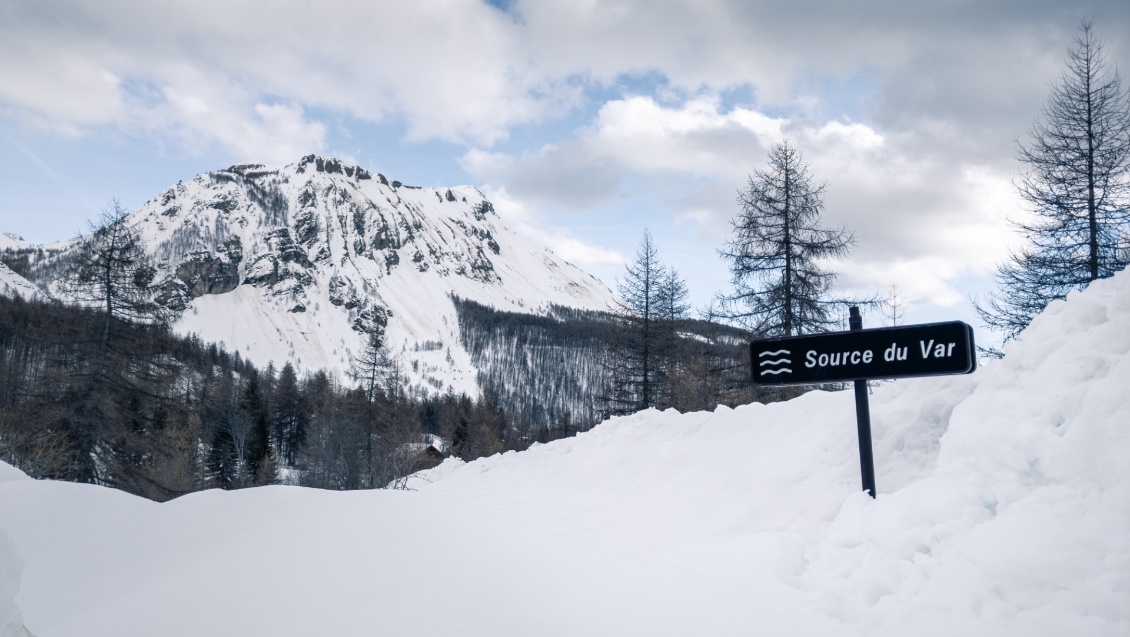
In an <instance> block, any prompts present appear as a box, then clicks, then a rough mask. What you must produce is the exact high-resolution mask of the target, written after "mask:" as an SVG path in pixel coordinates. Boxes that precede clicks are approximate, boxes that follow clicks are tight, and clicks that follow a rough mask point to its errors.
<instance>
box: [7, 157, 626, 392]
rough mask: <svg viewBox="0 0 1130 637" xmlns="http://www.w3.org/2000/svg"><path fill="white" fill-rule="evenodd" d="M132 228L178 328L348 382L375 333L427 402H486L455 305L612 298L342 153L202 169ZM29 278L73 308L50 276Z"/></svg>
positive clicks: (142, 212)
mask: <svg viewBox="0 0 1130 637" xmlns="http://www.w3.org/2000/svg"><path fill="white" fill-rule="evenodd" d="M127 223H129V224H130V225H131V226H133V227H134V228H136V229H137V230H138V232H139V233H140V234H141V236H142V237H143V239H144V240H145V242H146V244H147V249H148V251H149V253H150V254H151V256H152V257H153V260H154V262H155V266H156V269H157V279H156V280H158V281H160V282H161V296H160V298H161V301H162V302H163V303H164V304H166V305H168V306H170V307H173V308H176V309H178V310H181V311H182V314H181V318H180V319H179V320H178V322H177V323H176V325H175V329H176V330H177V331H178V332H181V333H196V334H198V335H199V336H200V337H201V338H202V339H204V340H205V341H213V342H217V343H220V344H222V345H224V346H226V347H227V348H228V349H230V350H232V351H237V352H239V353H240V354H241V355H242V356H244V357H245V358H248V359H250V360H252V361H254V362H255V363H257V364H259V365H263V366H265V365H267V364H268V363H274V364H275V365H276V366H282V365H283V364H284V363H286V362H291V363H293V364H295V365H296V366H297V367H299V368H300V369H303V370H306V371H314V370H317V369H326V370H327V371H329V372H331V373H336V374H339V375H345V374H347V373H348V371H349V362H350V356H351V355H352V354H353V353H354V352H358V351H359V348H360V347H361V346H362V345H363V343H364V341H365V338H366V335H367V334H368V333H371V332H376V331H381V332H384V333H385V335H386V342H387V344H388V346H389V349H390V351H391V353H392V354H393V355H394V356H397V357H399V358H400V359H401V362H402V366H403V368H404V371H405V373H406V376H407V377H408V385H409V386H410V387H413V388H416V389H417V390H418V391H420V392H423V393H435V392H447V391H451V392H455V393H467V394H468V395H472V396H474V395H477V394H478V392H479V388H478V385H477V382H476V369H475V366H474V365H473V364H472V362H471V358H470V356H469V355H468V354H467V352H466V350H465V349H464V348H463V346H462V345H461V343H460V338H459V326H458V323H459V322H458V316H457V312H456V308H455V303H454V301H453V297H458V298H462V299H468V300H472V301H475V302H476V303H480V304H483V305H487V306H490V307H493V308H496V309H499V310H502V311H513V312H522V313H528V314H547V313H548V312H550V308H551V307H553V306H560V307H570V308H576V309H582V310H592V311H602V310H606V309H608V307H610V305H611V303H612V300H613V297H612V293H611V292H610V291H609V290H608V288H607V287H606V286H604V285H603V284H602V283H601V282H600V281H598V280H597V279H596V278H595V277H593V276H591V275H589V274H586V273H584V272H582V271H581V270H580V269H579V268H577V267H576V266H573V265H572V264H570V263H568V262H567V261H564V260H563V259H560V258H559V257H557V256H556V255H555V254H553V252H552V251H550V250H548V249H547V248H544V247H541V246H537V245H535V244H534V243H533V242H531V241H529V240H528V239H525V238H524V237H522V236H520V235H518V234H517V233H515V232H514V231H512V230H510V229H509V228H508V227H506V225H505V224H504V223H503V222H502V220H501V218H500V217H499V216H498V214H497V212H495V210H494V206H493V204H492V203H491V202H490V201H489V200H488V199H487V198H486V197H485V196H484V195H483V194H482V193H481V192H480V191H479V190H478V189H476V188H474V187H472V186H452V187H446V188H445V187H441V188H425V187H417V186H409V185H405V184H403V183H402V182H400V181H397V180H390V179H389V178H387V177H386V176H384V175H383V174H381V173H373V172H371V171H369V170H366V169H364V168H361V167H359V166H355V165H350V164H348V163H346V162H343V161H341V160H339V159H335V158H332V157H322V156H318V155H307V156H305V157H303V158H301V159H300V160H299V161H297V162H294V163H292V164H287V165H285V166H267V165H265V164H258V163H244V164H235V165H233V166H230V167H228V168H225V169H222V170H218V171H213V172H209V173H203V174H201V175H197V176H196V177H193V178H192V179H190V180H187V181H180V182H178V183H177V184H174V185H173V186H170V187H169V188H166V189H165V190H163V191H162V192H161V193H159V194H158V195H157V196H155V197H154V198H153V199H151V200H149V201H148V202H146V203H145V204H143V205H142V206H140V207H139V208H137V209H136V210H134V211H133V212H131V213H130V214H129V216H128V218H127ZM13 242H14V241H13ZM68 249H69V247H68V245H67V244H62V245H60V246H59V250H60V253H59V254H60V255H62V256H53V257H49V258H47V259H46V260H45V261H44V263H46V262H49V261H52V260H54V261H55V262H59V261H61V260H65V258H66V257H65V255H66V253H67V251H68ZM26 278H29V279H31V280H32V281H33V282H36V283H39V284H40V285H41V287H45V288H46V289H47V290H48V291H49V292H50V293H51V295H52V296H55V297H57V298H62V299H65V298H66V295H65V293H64V292H63V291H62V290H61V288H60V287H59V286H58V285H57V283H55V282H50V281H48V279H50V278H51V277H50V276H49V275H48V269H47V268H45V267H44V266H43V264H40V265H38V266H36V265H34V264H33V267H31V268H30V273H28V274H27V275H26Z"/></svg>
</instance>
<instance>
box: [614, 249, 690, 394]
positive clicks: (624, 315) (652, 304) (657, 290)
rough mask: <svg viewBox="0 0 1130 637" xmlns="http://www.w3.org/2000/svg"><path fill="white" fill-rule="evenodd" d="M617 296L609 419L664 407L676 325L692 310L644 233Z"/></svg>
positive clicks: (676, 277)
mask: <svg viewBox="0 0 1130 637" xmlns="http://www.w3.org/2000/svg"><path fill="white" fill-rule="evenodd" d="M617 292H618V293H619V297H620V298H619V300H618V301H617V304H616V307H615V308H614V309H613V313H614V319H613V320H614V324H615V326H614V329H613V330H612V332H611V340H610V342H609V343H608V348H607V353H606V356H605V361H606V362H605V382H606V390H605V392H604V394H605V395H604V396H602V402H603V403H604V404H605V409H604V411H605V412H606V414H623V413H632V412H636V411H639V410H641V409H648V408H650V407H655V406H656V405H657V404H659V403H660V402H661V399H662V397H663V396H664V393H665V382H666V378H667V375H668V373H669V371H670V369H671V367H672V365H673V364H674V361H675V359H676V358H677V355H676V350H677V348H678V340H679V339H678V337H677V326H678V324H679V323H680V322H681V321H683V320H685V319H686V318H687V316H686V315H687V311H688V309H689V307H688V305H687V303H686V297H687V289H686V283H684V282H683V280H682V279H681V278H679V275H678V273H677V272H675V271H674V270H671V269H669V268H667V267H665V266H664V265H663V263H662V262H661V261H660V260H659V252H658V250H657V249H656V247H655V244H654V243H653V242H652V240H651V233H650V232H648V231H646V230H645V231H644V235H643V239H642V240H641V241H640V245H639V247H638V248H637V249H636V258H635V261H634V262H632V263H630V264H629V265H628V266H627V268H626V270H625V272H624V279H623V281H621V282H620V283H619V285H618V286H617Z"/></svg>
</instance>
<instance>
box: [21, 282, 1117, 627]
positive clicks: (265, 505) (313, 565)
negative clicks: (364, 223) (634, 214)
mask: <svg viewBox="0 0 1130 637" xmlns="http://www.w3.org/2000/svg"><path fill="white" fill-rule="evenodd" d="M1006 353H1007V356H1006V358H1005V359H1004V360H1002V361H999V362H994V363H989V364H984V365H983V366H982V367H981V369H980V370H978V371H977V372H976V373H975V374H973V375H971V376H960V377H945V378H935V379H916V380H904V381H899V382H895V383H889V384H885V385H882V386H879V387H877V388H876V389H875V392H874V394H873V396H872V401H871V411H872V418H873V423H874V436H875V457H876V465H877V471H878V488H879V497H878V499H876V500H872V499H871V498H869V497H867V496H866V495H865V494H864V493H862V492H861V491H860V486H859V468H858V456H857V451H856V440H855V425H854V412H853V407H852V395H851V393H850V392H840V393H825V392H814V393H810V394H807V395H805V396H803V397H801V398H799V399H797V400H794V401H791V402H789V403H783V404H775V405H767V406H766V405H752V406H748V407H742V408H739V409H734V410H731V409H725V408H719V409H718V410H716V411H715V412H713V413H706V412H703V413H691V414H683V415H680V414H677V413H675V412H664V413H658V412H654V411H651V412H644V413H640V414H636V415H634V416H631V417H627V418H620V419H615V420H612V421H609V422H606V423H604V424H602V425H600V426H599V427H597V428H596V429H595V430H593V431H591V432H589V433H586V434H584V435H581V436H578V437H577V438H574V439H568V440H561V441H557V442H554V443H552V444H548V445H541V446H537V447H535V448H534V449H531V450H530V451H527V452H523V453H508V454H504V455H500V456H495V457H492V458H487V459H484V460H480V461H477V462H473V463H470V464H461V463H458V462H456V461H450V460H449V461H448V462H446V463H445V464H443V465H441V466H440V467H437V468H436V469H433V470H431V471H430V472H427V473H425V474H421V475H419V476H418V477H416V478H415V479H413V481H412V485H411V486H412V487H413V488H414V489H415V490H414V491H370V492H351V493H330V492H319V491H313V490H308V489H301V488H295V487H267V488H260V489H251V490H245V491H239V492H219V491H211V492H205V493H198V494H194V495H190V496H186V497H183V498H179V499H177V500H174V501H172V502H168V503H165V504H155V503H152V502H148V501H145V500H141V499H138V498H135V497H132V496H129V495H126V494H123V493H120V492H116V491H112V490H109V489H104V488H98V487H91V486H85V485H77V484H67V483H55V482H41V481H32V480H29V479H27V478H26V477H23V476H22V474H19V473H18V472H16V471H15V470H14V469H11V468H10V467H7V466H0V527H3V529H2V530H0V635H3V634H5V633H4V630H5V629H4V624H3V622H4V621H6V619H5V618H9V617H15V618H16V619H14V620H10V621H9V625H10V626H15V625H16V622H18V621H19V616H20V614H22V618H23V619H22V621H23V622H24V623H25V624H26V626H27V628H28V629H29V630H30V631H31V632H32V633H34V634H35V635H36V636H37V637H55V636H64V635H75V636H79V635H81V636H83V637H97V636H103V635H105V636H110V635H113V636H115V637H121V636H130V635H137V636H149V635H162V636H170V637H172V636H182V635H183V636H186V637H188V636H193V637H195V636H201V635H236V634H240V635H335V636H337V635H372V634H379V635H460V636H464V635H491V636H495V635H539V636H540V635H562V636H565V635H586V636H588V635H617V636H619V635H648V636H655V635H712V636H713V635H789V636H793V635H900V636H902V635H946V636H952V635H993V636H997V635H1017V636H1024V637H1032V636H1041V635H1048V636H1052V635H1055V636H1062V635H1088V636H1103V635H1111V636H1116V635H1117V636H1121V637H1125V636H1126V635H1128V634H1130V398H1128V396H1130V275H1128V273H1122V274H1120V275H1118V276H1117V277H1115V278H1114V279H1110V280H1104V281H1099V282H1096V283H1095V284H1094V285H1092V286H1091V288H1090V289H1089V290H1087V291H1086V292H1084V293H1080V294H1074V295H1072V296H1071V297H1070V298H1069V300H1068V301H1067V302H1057V303H1054V304H1052V305H1051V306H1050V307H1049V308H1048V310H1047V311H1046V312H1045V313H1044V314H1043V315H1042V316H1041V317H1039V318H1038V319H1037V320H1036V321H1035V323H1033V325H1032V326H1031V327H1030V328H1029V330H1028V331H1027V332H1026V333H1025V334H1024V335H1023V337H1022V339H1021V340H1020V341H1019V342H1017V343H1014V344H1012V345H1010V346H1009V347H1007V348H1006ZM5 535H6V536H7V540H6V539H5ZM21 562H22V567H21ZM17 586H18V594H16V595H15V598H14V599H15V602H14V603H15V606H14V607H13V606H12V604H11V602H10V601H9V599H10V597H11V596H10V595H7V594H6V592H7V591H9V590H12V589H13V588H15V587H17ZM5 604H7V606H5Z"/></svg>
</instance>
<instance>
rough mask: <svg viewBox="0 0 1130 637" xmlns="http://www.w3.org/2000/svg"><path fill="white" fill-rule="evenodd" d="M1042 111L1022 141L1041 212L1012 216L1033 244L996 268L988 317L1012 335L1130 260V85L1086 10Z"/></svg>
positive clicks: (1025, 186)
mask: <svg viewBox="0 0 1130 637" xmlns="http://www.w3.org/2000/svg"><path fill="white" fill-rule="evenodd" d="M1081 29H1082V34H1081V35H1079V36H1078V37H1076V39H1075V45H1074V47H1073V48H1071V49H1070V50H1069V51H1068V59H1067V70H1066V71H1065V72H1064V74H1063V77H1062V78H1061V79H1060V82H1059V84H1057V85H1056V86H1055V87H1053V89H1052V93H1051V97H1050V98H1049V100H1048V104H1047V106H1046V107H1045V108H1044V112H1043V115H1044V117H1043V121H1040V122H1037V123H1036V124H1035V125H1034V126H1033V127H1032V130H1031V140H1030V141H1029V142H1028V143H1027V144H1023V143H1022V144H1020V161H1022V162H1023V163H1024V164H1025V165H1026V171H1025V173H1024V174H1023V175H1022V176H1021V178H1020V180H1019V183H1018V188H1019V191H1020V195H1021V197H1023V199H1024V200H1025V201H1026V202H1027V203H1028V204H1029V206H1031V208H1032V212H1033V213H1035V215H1034V219H1032V220H1024V221H1015V222H1013V225H1014V227H1016V228H1017V229H1018V230H1019V231H1020V232H1022V233H1023V234H1024V237H1025V239H1026V241H1027V243H1026V245H1025V246H1024V247H1023V248H1021V249H1020V250H1019V251H1017V252H1015V253H1013V254H1012V255H1011V256H1010V258H1009V260H1008V262H1006V263H1005V264H1004V265H1002V266H1000V268H999V269H998V271H997V284H998V289H997V291H996V292H995V293H994V294H993V295H992V296H991V297H990V298H989V300H988V302H987V303H985V304H980V303H978V304H977V310H978V313H979V314H980V316H981V319H982V320H984V321H985V323H986V324H988V325H989V326H991V327H994V328H997V329H1000V330H1002V331H1004V333H1005V340H1006V341H1007V340H1010V339H1012V338H1014V337H1015V336H1016V335H1017V334H1018V333H1019V332H1020V331H1021V330H1023V329H1024V328H1025V327H1027V325H1028V323H1030V322H1031V321H1032V319H1033V318H1035V317H1036V315H1037V314H1039V313H1040V312H1041V311H1043V309H1044V307H1046V306H1047V304H1048V303H1050V302H1051V301H1053V300H1055V299H1062V298H1064V297H1066V296H1067V293H1068V292H1071V291H1073V290H1080V289H1083V288H1085V287H1086V286H1087V285H1088V284H1089V283H1091V282H1092V281H1094V280H1096V279H1101V278H1105V277H1109V276H1111V275H1112V274H1114V273H1115V272H1117V271H1119V270H1121V269H1123V268H1125V267H1126V266H1127V264H1128V263H1130V93H1128V92H1127V91H1124V90H1123V89H1122V82H1121V78H1120V77H1119V75H1118V72H1117V71H1116V70H1110V71H1108V70H1107V68H1106V66H1107V63H1106V57H1105V55H1104V53H1103V44H1102V41H1101V40H1100V39H1099V38H1098V37H1097V36H1096V35H1095V34H1094V32H1093V23H1092V22H1091V21H1090V20H1085V21H1084V22H1083V24H1082V27H1081Z"/></svg>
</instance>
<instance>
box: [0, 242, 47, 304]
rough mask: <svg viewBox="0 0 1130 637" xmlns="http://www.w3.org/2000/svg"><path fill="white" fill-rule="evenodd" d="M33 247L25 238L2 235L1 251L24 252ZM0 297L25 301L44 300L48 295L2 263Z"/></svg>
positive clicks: (0, 268)
mask: <svg viewBox="0 0 1130 637" xmlns="http://www.w3.org/2000/svg"><path fill="white" fill-rule="evenodd" d="M30 247H32V245H31V244H30V243H29V242H27V241H25V240H24V239H23V237H20V236H18V235H14V234H9V233H0V251H4V250H24V249H27V248H30ZM0 296H7V297H20V298H23V299H25V300H30V299H42V298H46V295H45V294H44V293H43V291H42V290H40V289H39V288H38V287H36V286H35V284H33V283H32V282H31V281H28V280H27V279H25V278H24V277H22V276H20V275H19V274H17V273H16V272H14V271H13V270H12V269H11V268H9V267H8V266H7V265H5V264H3V263H0Z"/></svg>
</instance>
